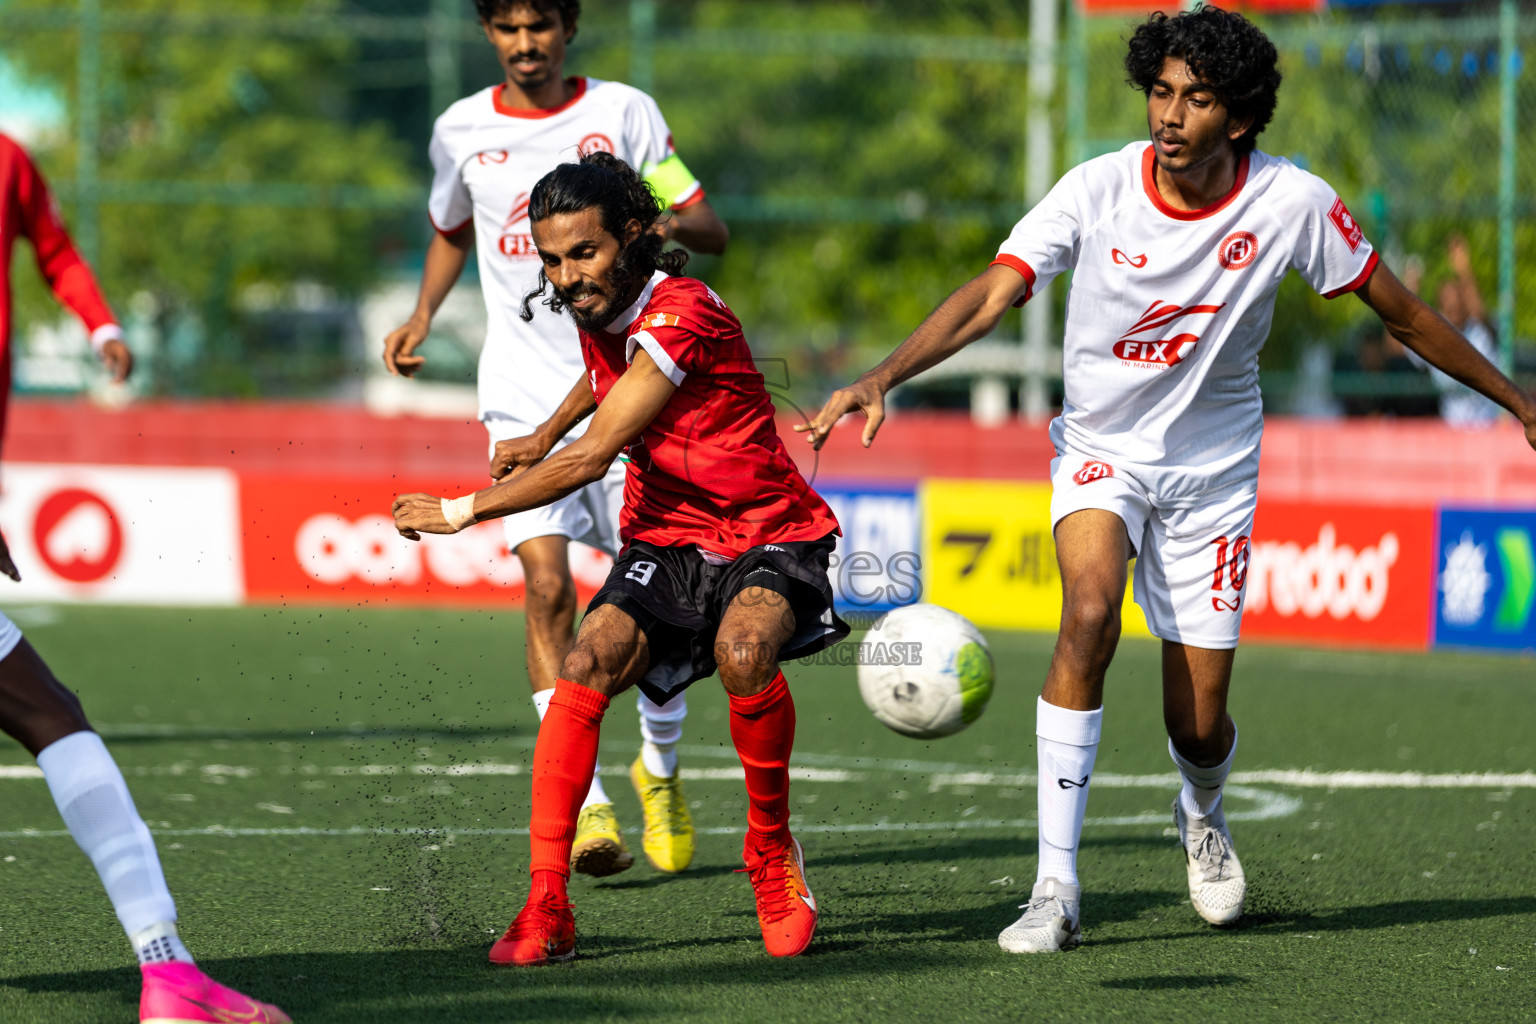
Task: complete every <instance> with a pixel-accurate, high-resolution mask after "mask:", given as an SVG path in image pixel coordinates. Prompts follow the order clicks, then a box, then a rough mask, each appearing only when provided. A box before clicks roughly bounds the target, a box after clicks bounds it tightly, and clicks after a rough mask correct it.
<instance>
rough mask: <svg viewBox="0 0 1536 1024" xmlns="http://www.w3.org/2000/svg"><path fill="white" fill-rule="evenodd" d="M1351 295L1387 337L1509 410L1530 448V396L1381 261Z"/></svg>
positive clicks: (1535, 409) (1534, 430)
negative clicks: (1376, 318) (1367, 308)
mask: <svg viewBox="0 0 1536 1024" xmlns="http://www.w3.org/2000/svg"><path fill="white" fill-rule="evenodd" d="M1355 294H1356V295H1358V296H1359V297H1360V300H1361V301H1362V302H1364V303H1365V304H1366V305H1367V306H1370V307H1371V309H1372V310H1374V311H1375V313H1376V315H1377V316H1379V317H1381V322H1382V323H1383V324H1385V325H1386V328H1387V330H1389V331H1391V332H1392V335H1393V337H1395V338H1397V339H1398V340H1399V341H1401V342H1402V343H1403V344H1404V345H1406V346H1408V347H1409V348H1410V349H1412V350H1413V351H1414V352H1417V353H1418V354H1419V355H1420V356H1421V357H1422V358H1423V359H1424V361H1425V362H1427V363H1429V364H1430V365H1431V366H1434V367H1436V368H1438V369H1440V370H1443V371H1444V372H1445V373H1446V374H1448V375H1449V376H1451V377H1454V378H1455V379H1456V380H1459V381H1461V383H1463V384H1465V385H1466V386H1467V387H1469V388H1471V389H1473V390H1474V391H1477V392H1479V393H1480V394H1483V395H1486V396H1487V397H1488V398H1490V399H1492V400H1493V401H1495V402H1497V403H1499V404H1500V405H1502V406H1503V407H1504V408H1506V409H1508V410H1509V411H1510V412H1512V413H1514V414H1515V416H1516V417H1517V418H1518V419H1519V420H1520V422H1521V423H1522V424H1523V425H1524V426H1525V437H1526V440H1527V441H1529V442H1530V443H1531V447H1533V448H1536V398H1532V397H1531V395H1530V393H1528V392H1527V391H1525V390H1524V389H1523V388H1521V387H1520V386H1519V385H1517V384H1515V382H1514V381H1512V380H1510V379H1509V378H1508V377H1506V376H1504V374H1502V373H1500V372H1499V368H1498V367H1496V366H1494V365H1493V364H1492V363H1491V362H1489V361H1488V360H1487V359H1486V358H1485V357H1484V356H1483V354H1482V353H1481V352H1479V351H1478V350H1477V349H1475V348H1473V347H1472V344H1471V343H1470V342H1468V341H1467V339H1466V338H1464V337H1462V336H1461V332H1459V331H1457V330H1456V328H1454V327H1452V326H1451V325H1450V324H1449V323H1447V322H1446V319H1445V317H1443V316H1441V315H1440V314H1439V313H1436V312H1435V311H1434V310H1433V309H1431V308H1429V306H1428V305H1427V304H1425V303H1424V301H1423V300H1422V299H1420V298H1419V297H1418V296H1417V295H1414V294H1413V293H1412V292H1410V291H1409V290H1408V289H1407V288H1405V287H1403V283H1402V282H1401V281H1399V280H1398V279H1397V275H1395V274H1393V273H1392V271H1391V270H1389V269H1387V265H1386V264H1385V263H1378V264H1377V265H1376V269H1375V271H1373V272H1372V274H1371V276H1370V277H1369V278H1368V279H1367V280H1366V282H1365V284H1364V285H1362V286H1361V287H1360V288H1359V290H1357V291H1356V292H1355Z"/></svg>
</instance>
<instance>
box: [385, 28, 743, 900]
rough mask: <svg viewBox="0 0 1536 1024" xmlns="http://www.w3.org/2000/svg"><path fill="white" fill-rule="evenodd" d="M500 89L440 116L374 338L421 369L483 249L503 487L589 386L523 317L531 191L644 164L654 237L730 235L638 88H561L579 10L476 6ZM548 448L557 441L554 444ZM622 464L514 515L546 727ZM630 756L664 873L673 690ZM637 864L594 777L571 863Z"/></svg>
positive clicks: (530, 259)
mask: <svg viewBox="0 0 1536 1024" xmlns="http://www.w3.org/2000/svg"><path fill="white" fill-rule="evenodd" d="M475 7H476V10H477V11H478V13H479V15H480V21H481V25H482V27H483V28H484V30H485V35H486V38H487V39H488V40H489V41H490V43H491V45H492V46H493V47H495V49H496V54H497V57H498V59H499V60H500V62H501V65H502V68H503V69H504V71H505V73H506V80H505V82H503V83H501V84H499V85H496V86H493V87H491V88H487V89H482V90H481V91H479V92H477V93H475V94H473V95H471V96H468V97H466V98H464V99H462V100H460V101H459V102H457V103H455V104H454V105H453V106H451V107H449V108H448V110H447V111H445V112H444V113H443V115H442V116H441V117H439V118H438V120H437V124H436V125H435V126H434V128H433V131H432V144H431V150H430V152H431V157H432V166H433V179H432V192H431V198H430V213H431V217H432V223H433V225H434V226H435V227H436V228H437V234H436V236H435V237H434V238H433V239H432V242H431V244H430V246H429V247H428V249H427V256H426V265H425V267H424V269H423V271H422V282H421V294H420V298H419V300H418V302H417V307H416V311H415V313H414V314H412V316H411V319H410V320H409V321H408V322H407V323H406V324H405V325H404V326H402V327H400V328H399V329H398V330H396V331H394V332H393V333H392V334H390V335H389V337H388V338H386V339H385V341H384V363H385V365H386V366H388V367H389V370H390V372H391V373H397V374H404V375H406V376H409V375H411V374H413V373H415V372H416V371H417V370H418V369H419V368H420V367H421V365H422V363H423V357H421V356H419V355H416V354H415V351H416V348H417V347H418V346H419V345H420V344H421V343H422V342H423V341H425V340H426V338H427V333H428V330H429V328H430V326H431V322H432V316H433V314H434V313H435V312H436V311H437V308H438V306H439V305H441V303H442V301H443V299H444V298H445V297H446V296H447V294H448V292H449V290H450V289H451V288H452V287H453V285H454V282H455V281H457V280H458V278H459V274H460V273H461V272H462V271H463V269H464V264H465V261H466V260H467V259H468V255H469V250H470V248H471V247H475V248H477V250H478V260H479V269H480V286H481V288H482V289H483V291H484V293H485V305H486V314H487V318H488V321H489V330H488V333H487V337H486V340H485V347H484V349H483V350H482V351H481V354H480V368H479V391H480V419H481V421H482V422H483V423H484V424H485V427H486V430H487V431H488V432H489V433H490V438H491V444H492V451H491V476H492V477H494V478H496V479H500V478H501V477H503V476H505V475H507V474H508V473H509V472H510V471H513V470H515V469H518V468H520V467H523V466H526V465H527V464H528V463H530V462H534V461H537V460H538V458H539V457H540V456H541V455H542V454H543V453H544V452H545V451H548V450H549V449H550V448H551V447H555V448H559V447H563V446H564V445H567V444H569V443H571V442H572V441H574V440H575V439H576V438H578V437H580V436H581V434H582V433H583V431H584V429H585V424H584V423H583V424H578V426H577V427H576V428H575V429H574V430H572V431H571V432H570V433H569V434H567V435H565V437H564V438H561V439H558V443H553V444H547V443H544V441H545V439H543V438H541V437H540V435H539V428H540V426H541V425H542V424H543V423H545V422H546V421H548V420H551V419H552V418H553V414H554V412H555V410H556V408H557V407H558V406H559V405H560V402H561V400H562V399H563V398H565V396H566V395H567V393H568V392H569V391H570V387H571V381H573V380H578V379H581V378H583V377H585V375H586V370H585V367H584V366H583V364H582V359H581V349H580V344H579V342H578V341H577V337H576V330H575V328H574V327H573V326H572V325H571V323H570V321H569V319H568V318H566V317H562V316H558V315H555V314H553V313H551V312H549V311H548V310H544V309H542V308H541V309H540V310H539V313H538V315H537V316H535V318H534V319H533V321H532V322H531V323H524V322H523V321H522V320H520V319H518V317H517V311H518V310H519V309H521V307H522V301H523V296H524V295H526V294H527V293H528V292H530V291H532V290H533V289H534V288H535V287H536V286H537V284H538V279H539V259H538V253H537V252H536V251H535V249H534V246H533V240H532V236H531V234H530V233H529V224H528V196H529V193H530V192H532V191H533V186H534V185H535V184H536V183H537V182H538V180H539V179H540V178H542V177H543V176H544V175H545V174H546V173H548V172H549V171H551V170H553V169H554V168H555V167H556V165H558V164H560V163H562V162H568V161H571V160H576V159H578V158H579V156H580V154H582V153H584V152H590V151H592V150H594V149H601V150H606V151H608V152H610V153H613V154H614V155H616V156H618V157H619V158H620V159H622V160H624V161H625V162H627V163H629V164H630V165H631V166H633V167H636V168H639V169H640V170H641V172H642V174H643V175H644V177H645V179H646V181H647V183H648V184H649V185H650V186H651V187H652V189H653V190H655V192H656V193H657V195H658V196H659V197H660V199H661V203H662V206H663V207H664V208H670V210H671V213H672V215H671V217H670V218H669V219H668V220H667V221H666V222H665V223H664V226H663V228H662V230H663V231H664V232H665V233H666V235H667V237H670V238H673V239H676V240H677V241H678V242H679V243H681V244H683V245H686V246H688V247H689V248H692V249H696V250H698V251H701V252H709V253H719V252H722V251H724V249H725V244H726V241H727V239H728V233H727V231H726V227H725V225H724V224H723V223H722V222H721V220H720V218H719V217H718V216H716V214H715V212H714V210H713V208H712V207H711V206H710V205H709V201H708V200H707V199H705V197H704V191H703V188H702V187H701V186H700V184H699V182H698V181H697V180H696V179H695V178H694V176H693V175H692V174H691V173H690V172H689V171H688V169H687V168H686V167H685V166H684V165H683V163H682V161H681V159H679V158H678V156H677V153H676V152H675V150H674V149H673V146H672V138H671V135H670V133H669V132H668V130H667V123H666V121H665V120H664V119H663V118H662V116H661V111H660V109H658V108H657V106H656V102H655V101H654V100H653V99H651V97H649V96H647V95H646V94H645V93H643V92H641V91H639V90H638V89H633V88H631V87H629V86H627V85H623V84H620V83H618V82H605V81H600V80H598V79H595V78H566V77H564V74H563V67H564V61H565V50H566V45H567V44H568V43H569V42H570V40H571V38H572V37H573V36H574V35H575V34H576V21H577V17H578V15H579V14H580V7H581V5H580V3H579V0H475ZM549 440H551V441H552V442H553V441H554V440H555V439H549ZM623 488H624V468H623V465H622V464H621V463H617V462H616V463H615V464H614V466H613V468H612V470H611V471H610V472H609V474H608V475H607V477H606V478H605V479H603V480H601V481H599V482H597V483H595V484H591V485H589V486H587V487H584V488H582V489H581V490H579V491H577V492H576V493H574V494H572V495H570V496H568V497H566V498H564V499H562V500H561V501H559V502H556V503H555V504H553V505H550V506H547V507H545V508H541V509H536V510H534V511H531V512H525V513H521V514H519V515H515V516H508V517H507V518H506V519H505V520H504V523H505V530H506V538H507V545H508V547H509V548H510V549H511V550H512V551H513V552H514V553H515V554H516V555H517V556H518V558H519V559H520V560H521V561H522V564H523V573H524V577H525V579H526V595H527V597H526V606H527V623H528V634H527V651H526V656H527V665H528V679H529V682H530V683H531V684H532V686H533V691H534V694H533V701H534V706H535V707H536V708H537V709H538V713H539V718H540V720H541V721H542V720H543V717H544V713H545V711H546V710H547V708H548V706H549V698H550V696H551V695H552V694H553V693H554V687H555V678H556V675H557V674H558V670H559V667H560V665H561V663H562V662H563V661H564V659H565V656H566V654H567V653H568V652H569V651H570V648H571V644H572V642H573V640H574V632H573V627H574V625H575V616H576V585H575V583H574V581H573V580H572V578H571V570H570V564H569V560H568V547H569V543H570V541H573V540H576V541H581V542H583V543H585V544H589V545H591V546H592V547H596V548H599V549H601V550H604V551H606V552H608V553H609V554H612V555H616V554H618V544H619V540H618V526H619V522H618V513H619V508H620V507H621V506H622V504H623ZM639 705H640V732H641V735H642V738H643V741H644V742H643V745H642V748H641V753H640V756H639V757H637V758H636V759H635V761H634V763H633V764H632V765H631V766H630V778H631V780H632V781H633V782H634V785H635V789H636V791H637V792H638V793H639V794H640V798H641V804H642V806H643V807H644V810H645V833H644V840H643V846H644V848H645V852H646V855H647V856H648V857H649V858H650V860H651V862H652V864H654V865H655V866H656V867H657V868H658V869H660V870H662V871H669V872H675V871H681V870H683V869H684V868H686V867H687V866H688V864H689V862H690V861H691V860H692V858H693V849H694V829H693V823H692V821H691V820H690V817H689V814H688V805H687V802H686V800H684V798H683V794H682V790H681V788H680V786H679V784H678V777H677V754H676V744H677V742H678V739H679V738H680V736H681V734H682V724H683V718H684V716H685V715H686V714H687V705H686V703H685V699H684V698H683V697H682V696H681V695H679V696H678V697H677V698H676V699H675V700H673V701H671V702H670V703H668V704H667V705H665V706H664V707H663V706H659V705H656V704H653V703H652V702H651V701H650V700H649V699H648V698H646V697H645V696H644V695H641V696H640V697H639ZM632 862H633V857H632V856H631V855H630V853H629V851H628V848H627V847H626V845H625V843H624V838H623V835H622V834H621V833H620V831H619V826H618V822H617V819H616V818H615V816H614V813H613V805H612V803H610V801H609V799H608V796H607V794H606V793H605V792H604V791H603V785H602V781H601V779H600V778H599V777H598V776H596V775H594V776H593V782H592V788H591V790H590V791H589V792H588V794H587V797H586V802H585V803H584V804H583V807H582V812H581V816H580V820H579V822H578V826H577V834H576V841H575V844H574V846H573V848H572V866H573V867H574V868H575V869H576V870H577V871H580V872H583V873H584V874H588V875H596V876H601V875H610V874H614V873H615V872H618V871H623V870H624V869H626V868H628V867H629V866H630V864H631V863H632Z"/></svg>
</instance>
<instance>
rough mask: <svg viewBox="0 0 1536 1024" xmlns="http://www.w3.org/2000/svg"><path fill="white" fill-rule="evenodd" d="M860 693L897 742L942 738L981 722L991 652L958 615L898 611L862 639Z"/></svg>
mask: <svg viewBox="0 0 1536 1024" xmlns="http://www.w3.org/2000/svg"><path fill="white" fill-rule="evenodd" d="M859 694H860V696H862V697H863V698H864V704H865V706H867V707H868V708H869V710H870V711H872V712H873V713H874V716H875V717H876V718H878V719H879V720H880V722H881V723H882V724H883V725H886V726H888V727H890V728H892V729H894V730H896V731H897V732H899V733H901V734H902V735H904V736H911V737H913V738H915V739H924V740H928V739H935V738H937V737H939V736H949V735H951V734H953V733H957V732H959V731H960V730H961V729H964V728H965V727H966V726H968V725H970V724H971V723H972V722H974V721H976V719H978V718H980V717H981V713H982V712H983V711H985V710H986V707H987V701H989V700H991V699H992V652H991V651H989V650H988V649H987V641H986V639H985V638H984V637H982V635H981V631H980V630H978V629H977V628H976V627H975V626H974V625H972V624H971V621H970V620H969V619H967V618H966V617H965V616H964V615H960V614H958V613H956V612H952V611H950V610H949V609H948V608H940V607H939V606H938V605H936V604H912V605H907V606H905V607H903V608H897V609H896V610H895V611H893V612H890V613H888V614H886V615H884V616H882V617H881V618H880V619H879V621H877V622H876V623H875V626H874V628H872V629H871V630H870V631H869V632H868V633H867V634H866V635H865V637H864V649H863V650H862V651H861V652H860V658H859Z"/></svg>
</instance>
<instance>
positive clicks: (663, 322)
mask: <svg viewBox="0 0 1536 1024" xmlns="http://www.w3.org/2000/svg"><path fill="white" fill-rule="evenodd" d="M640 326H641V327H642V328H644V329H646V330H654V329H657V328H661V327H676V326H677V317H675V316H673V315H672V314H671V313H653V314H651V315H650V316H648V317H646V318H645V319H643V320H641V321H640Z"/></svg>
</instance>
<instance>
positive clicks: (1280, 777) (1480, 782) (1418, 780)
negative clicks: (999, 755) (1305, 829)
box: [928, 768, 1536, 793]
mask: <svg viewBox="0 0 1536 1024" xmlns="http://www.w3.org/2000/svg"><path fill="white" fill-rule="evenodd" d="M1036 778H1037V776H1036V775H1035V774H1034V773H1032V772H1030V773H1020V774H1017V775H1005V774H999V773H996V772H953V773H943V772H941V773H938V774H935V775H934V776H933V777H932V778H930V779H929V781H928V791H929V792H930V793H931V792H934V791H936V790H938V789H941V788H943V787H946V786H1020V787H1027V786H1033V785H1034V784H1035V779H1036ZM1230 782H1231V783H1233V784H1237V785H1269V786H1292V787H1295V788H1298V789H1536V772H1518V773H1507V772H1506V773H1500V772H1453V773H1446V774H1439V775H1434V774H1428V773H1425V772H1357V771H1341V772H1315V771H1311V770H1307V769H1299V770H1297V769H1283V768H1282V769H1267V770H1263V771H1252V772H1233V773H1232V775H1231V777H1230ZM1178 784H1179V776H1178V774H1177V773H1176V772H1168V773H1167V774H1164V775H1115V774H1112V773H1110V772H1100V773H1098V774H1096V775H1095V776H1094V777H1093V783H1092V785H1093V786H1095V787H1098V788H1102V789H1144V788H1151V787H1157V786H1167V787H1172V786H1177V785H1178Z"/></svg>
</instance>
